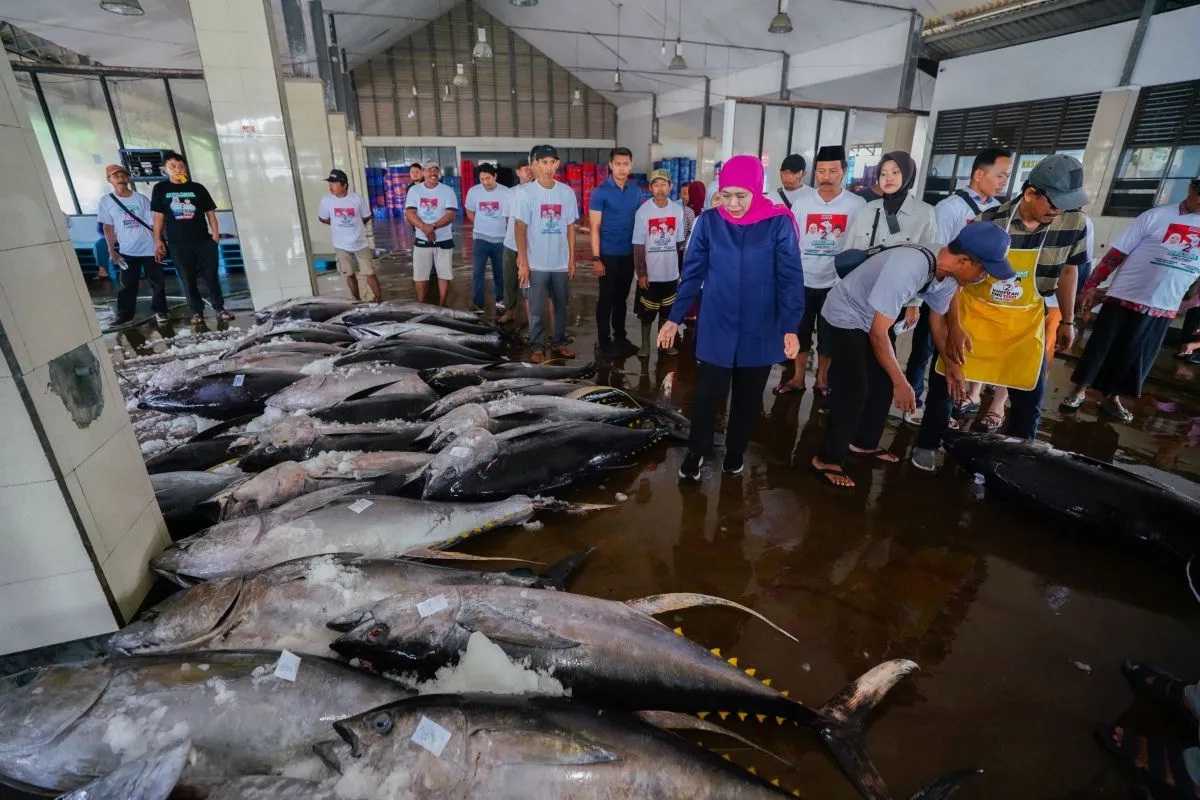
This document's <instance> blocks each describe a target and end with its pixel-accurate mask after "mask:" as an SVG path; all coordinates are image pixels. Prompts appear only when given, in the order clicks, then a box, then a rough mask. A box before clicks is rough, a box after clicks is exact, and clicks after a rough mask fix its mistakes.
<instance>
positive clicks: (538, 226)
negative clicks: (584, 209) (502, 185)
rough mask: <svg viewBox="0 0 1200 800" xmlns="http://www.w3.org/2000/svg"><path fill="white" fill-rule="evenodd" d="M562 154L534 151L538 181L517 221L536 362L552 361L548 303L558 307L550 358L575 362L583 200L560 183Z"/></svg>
mask: <svg viewBox="0 0 1200 800" xmlns="http://www.w3.org/2000/svg"><path fill="white" fill-rule="evenodd" d="M558 161H559V159H558V150H556V149H555V148H554V147H552V146H551V145H548V144H539V145H537V146H536V147H534V148H533V149H532V150H530V151H529V162H530V164H531V165H532V166H533V175H534V178H535V180H534V182H533V183H530V184H529V185H528V186H526V187H525V189H523V190H522V192H521V196H520V201H519V203H518V210H517V212H516V213H515V216H516V220H517V223H516V228H515V233H514V235H515V237H516V242H517V270H518V273H519V277H520V281H521V283H522V284H527V285H528V286H529V346H530V348H531V349H532V350H533V355H532V357H531V359H530V360H531V361H533V363H535V364H538V363H541V362H542V361H544V360H545V359H546V353H545V352H544V351H543V350H542V349H541V348H542V336H543V328H542V315H543V313H544V312H545V307H546V298H547V297H549V298H550V300H551V302H552V303H553V305H554V334H553V337H552V338H551V340H550V350H549V352H550V355H552V356H553V357H555V358H574V357H575V352H574V351H573V350H571V349H570V348H568V347H567V287H568V282H569V281H570V279H571V278H573V277H575V223H576V222H577V221H578V220H579V200H578V199H577V198H576V197H575V192H573V191H571V188H570V187H569V186H567V185H566V184H562V183H559V182H558V181H556V180H555V179H554V173H555V172H556V171H557V170H558Z"/></svg>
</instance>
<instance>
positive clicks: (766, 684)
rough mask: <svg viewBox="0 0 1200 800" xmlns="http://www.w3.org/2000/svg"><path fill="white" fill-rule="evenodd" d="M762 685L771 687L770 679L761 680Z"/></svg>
mask: <svg viewBox="0 0 1200 800" xmlns="http://www.w3.org/2000/svg"><path fill="white" fill-rule="evenodd" d="M762 685H763V686H770V685H771V679H770V678H763V680H762Z"/></svg>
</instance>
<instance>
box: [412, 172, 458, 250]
mask: <svg viewBox="0 0 1200 800" xmlns="http://www.w3.org/2000/svg"><path fill="white" fill-rule="evenodd" d="M404 207H405V208H415V209H416V210H417V217H418V219H420V220H421V222H424V223H425V224H426V225H432V224H433V223H435V222H437V221H438V220H439V219H441V218H442V215H443V214H445V213H446V211H447V209H451V208H458V197H457V196H455V194H454V190H453V189H451V188H450V187H449V186H447V185H446V184H444V183H439V184H438V185H437V186H435V187H433V188H432V189H430V188H429V187H428V186H426V185H425V184H423V183H422V184H419V185H417V186H412V187H409V190H408V193H407V194H406V195H405V198H404ZM453 227H454V225H453V223H451V224H450V225H445V226H443V227H441V228H438V229H437V230H436V231H434V234H435V235H436V237H437V238H436V241H439V242H449V241H452V240H453V239H454V231H453V230H452V228H453ZM416 235H417V239H419V240H420V241H422V242H424V241H428V240H427V239H426V238H425V234H424V233H422V232H421V231H419V230H418V231H417V234H416Z"/></svg>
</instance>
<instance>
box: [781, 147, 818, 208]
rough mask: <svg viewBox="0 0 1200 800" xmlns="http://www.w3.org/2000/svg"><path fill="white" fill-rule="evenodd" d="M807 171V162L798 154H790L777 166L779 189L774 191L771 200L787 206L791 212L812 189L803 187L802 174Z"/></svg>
mask: <svg viewBox="0 0 1200 800" xmlns="http://www.w3.org/2000/svg"><path fill="white" fill-rule="evenodd" d="M807 171H808V162H807V161H805V160H804V156H802V155H800V154H799V153H792V154H790V155H789V156H788V157H787V158H785V159H784V160H783V163H782V164H780V165H779V183H780V187H779V188H778V189H776V190H775V194H774V195H773V196H772V197H771V199H772V200H775V198H779V199H778V202H780V203H782V204H783V205H785V206H787V208H788V210H789V211H791V210H792V208H793V207H794V206H795V205H796V203H798V202H800V198H801V197H803V196H804V195H805V194H806V193H807V192H811V191H812V189H811V188H809V187H808V186H805V185H804V173H805V172H807Z"/></svg>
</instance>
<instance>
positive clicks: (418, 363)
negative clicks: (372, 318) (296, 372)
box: [333, 337, 496, 369]
mask: <svg viewBox="0 0 1200 800" xmlns="http://www.w3.org/2000/svg"><path fill="white" fill-rule="evenodd" d="M495 360H496V356H495V355H494V354H491V353H484V352H482V351H480V350H474V349H471V348H468V347H464V346H463V345H459V344H454V343H453V342H449V341H445V340H440V339H435V338H433V337H421V338H417V337H408V338H407V339H382V340H379V341H378V343H372V344H371V345H370V346H360V347H355V348H353V349H351V350H349V351H348V352H347V353H346V355H344V356H340V357H339V358H338V359H337V361H335V362H333V363H334V364H336V365H337V366H339V367H343V366H345V365H347V364H358V363H361V362H363V361H386V362H388V363H390V364H398V365H399V366H402V367H412V368H413V369H428V368H430V367H445V366H448V365H450V364H490V363H491V362H493V361H495Z"/></svg>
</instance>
